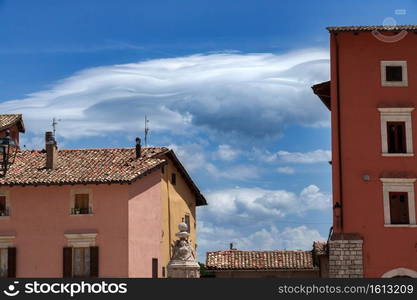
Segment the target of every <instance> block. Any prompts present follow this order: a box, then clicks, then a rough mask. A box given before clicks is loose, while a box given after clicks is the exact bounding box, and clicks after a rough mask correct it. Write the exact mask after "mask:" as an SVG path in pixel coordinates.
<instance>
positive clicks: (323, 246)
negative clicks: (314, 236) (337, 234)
mask: <svg viewBox="0 0 417 300" xmlns="http://www.w3.org/2000/svg"><path fill="white" fill-rule="evenodd" d="M313 252H314V254H315V255H326V254H327V243H326V242H314V243H313Z"/></svg>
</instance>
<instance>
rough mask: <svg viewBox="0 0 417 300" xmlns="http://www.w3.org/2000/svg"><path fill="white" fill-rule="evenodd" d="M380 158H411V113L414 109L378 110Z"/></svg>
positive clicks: (387, 108) (385, 108) (388, 108)
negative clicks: (379, 118) (379, 119)
mask: <svg viewBox="0 0 417 300" xmlns="http://www.w3.org/2000/svg"><path fill="white" fill-rule="evenodd" d="M378 110H379V112H380V117H381V146H382V156H413V155H414V154H413V140H412V127H411V112H412V111H413V110H414V107H383V108H378Z"/></svg>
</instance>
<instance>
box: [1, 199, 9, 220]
mask: <svg viewBox="0 0 417 300" xmlns="http://www.w3.org/2000/svg"><path fill="white" fill-rule="evenodd" d="M6 203H7V202H6V196H0V216H8V215H9V212H8V208H7V205H6Z"/></svg>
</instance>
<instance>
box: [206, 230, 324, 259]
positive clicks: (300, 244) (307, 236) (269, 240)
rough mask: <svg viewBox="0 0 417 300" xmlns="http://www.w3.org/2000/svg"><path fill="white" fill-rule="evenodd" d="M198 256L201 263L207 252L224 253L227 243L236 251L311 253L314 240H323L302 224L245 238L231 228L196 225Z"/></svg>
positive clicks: (257, 232)
mask: <svg viewBox="0 0 417 300" xmlns="http://www.w3.org/2000/svg"><path fill="white" fill-rule="evenodd" d="M198 226H199V227H198V232H199V243H198V255H199V260H200V261H205V255H206V252H207V251H216V250H227V249H229V244H230V243H233V246H234V248H237V249H239V250H284V249H286V250H298V249H302V250H311V249H312V245H313V242H314V241H324V240H326V238H325V237H323V236H322V235H321V234H320V233H319V232H318V231H317V230H315V229H311V228H308V227H306V226H304V225H302V226H297V227H285V228H284V229H282V230H279V229H278V228H277V227H276V226H274V225H272V226H270V228H269V229H268V228H262V229H260V230H258V231H254V232H251V233H249V234H247V235H245V234H243V233H242V232H237V231H235V230H233V229H228V228H224V227H219V226H216V225H213V224H210V223H208V224H206V223H203V222H200V223H199V225H198Z"/></svg>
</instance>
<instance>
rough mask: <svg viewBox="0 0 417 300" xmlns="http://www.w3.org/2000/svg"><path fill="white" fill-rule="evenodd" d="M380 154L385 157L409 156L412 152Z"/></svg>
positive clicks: (412, 154)
mask: <svg viewBox="0 0 417 300" xmlns="http://www.w3.org/2000/svg"><path fill="white" fill-rule="evenodd" d="M382 156H386V157H411V156H414V153H382Z"/></svg>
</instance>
